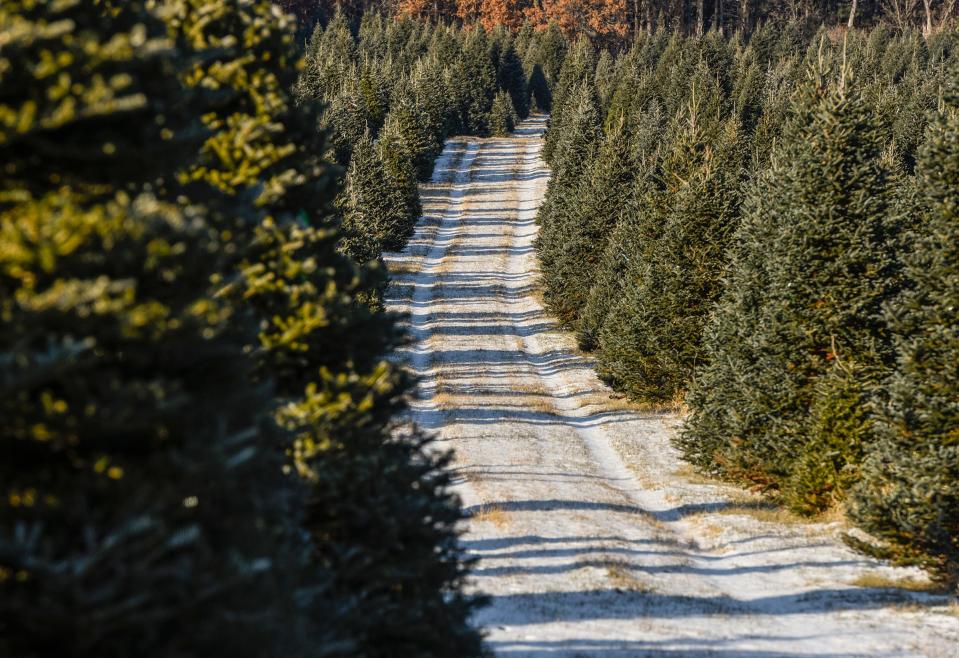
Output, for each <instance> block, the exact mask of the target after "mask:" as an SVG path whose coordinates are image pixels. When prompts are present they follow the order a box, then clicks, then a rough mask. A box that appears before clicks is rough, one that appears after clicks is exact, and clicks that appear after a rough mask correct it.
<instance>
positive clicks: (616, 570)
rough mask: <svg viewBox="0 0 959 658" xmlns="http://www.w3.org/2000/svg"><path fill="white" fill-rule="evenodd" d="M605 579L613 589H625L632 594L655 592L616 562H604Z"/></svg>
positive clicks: (622, 564) (620, 563)
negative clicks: (607, 579)
mask: <svg viewBox="0 0 959 658" xmlns="http://www.w3.org/2000/svg"><path fill="white" fill-rule="evenodd" d="M606 577H607V578H609V580H610V582H611V583H612V584H613V586H614V587H617V588H619V589H625V590H629V591H632V592H652V591H655V590H654V588H653V587H651V586H650V585H649V584H648V583H644V582H643V581H642V580H640V579H639V578H637V577H636V576H635V575H634V574H633V572H632V571H630V570H629V568H628V567H627V565H626V564H625V563H623V562H617V561H616V560H609V561H607V562H606Z"/></svg>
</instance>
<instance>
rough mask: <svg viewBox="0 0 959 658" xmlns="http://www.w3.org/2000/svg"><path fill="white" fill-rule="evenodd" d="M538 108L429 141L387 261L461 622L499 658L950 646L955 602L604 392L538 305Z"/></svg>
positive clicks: (836, 523)
mask: <svg viewBox="0 0 959 658" xmlns="http://www.w3.org/2000/svg"><path fill="white" fill-rule="evenodd" d="M544 126H545V118H544V117H542V116H537V117H533V118H531V119H529V120H528V121H525V122H523V123H522V124H520V126H519V127H518V129H517V131H516V133H515V134H514V136H512V137H510V138H504V139H486V140H478V139H458V140H451V141H450V142H448V143H447V145H446V149H445V150H444V152H443V155H442V156H441V157H440V159H439V160H438V162H437V165H436V169H435V171H434V175H433V179H432V181H431V182H430V183H429V184H426V185H424V186H423V188H422V190H421V194H422V200H423V207H424V217H423V219H422V220H421V221H420V223H419V225H418V227H417V230H416V234H415V235H414V236H413V239H412V240H411V241H410V244H409V246H408V247H407V249H406V250H405V251H404V252H403V253H401V254H393V255H390V256H389V257H388V264H389V266H390V269H391V272H392V276H393V283H392V284H391V287H390V292H389V306H390V307H391V308H392V309H393V310H396V311H400V312H403V313H406V314H408V324H409V330H410V333H411V336H412V338H413V341H412V343H411V345H410V346H409V347H408V348H407V349H406V350H404V352H403V353H402V354H401V355H400V357H401V358H403V359H405V360H406V361H407V362H408V363H409V366H410V368H411V369H412V370H413V371H414V372H415V373H416V374H417V375H418V376H419V377H420V378H421V382H420V386H419V389H418V399H417V400H416V401H415V402H414V405H413V415H414V419H415V420H416V421H417V422H418V423H419V424H420V425H421V426H423V427H424V428H426V429H428V430H430V431H432V432H434V433H436V435H437V436H438V438H439V440H440V445H441V446H444V447H447V448H452V449H454V450H455V453H456V461H455V474H456V477H457V482H458V484H457V487H458V490H459V493H460V495H461V496H462V498H463V501H464V504H465V505H466V507H467V511H468V513H469V514H470V520H469V523H468V524H467V527H466V528H465V529H464V530H465V534H464V537H463V544H464V546H465V547H466V549H467V550H468V551H469V553H470V554H472V555H473V556H475V557H477V558H479V562H478V564H477V566H476V569H475V571H474V577H473V587H475V589H476V590H478V591H481V592H484V593H486V594H488V595H489V596H490V597H491V599H490V600H491V603H490V605H489V606H488V607H487V608H485V609H483V610H482V611H480V612H479V613H478V614H477V616H476V619H475V622H476V624H478V625H480V626H482V627H483V628H484V629H485V630H486V631H487V633H488V643H489V646H490V647H491V648H492V649H493V650H494V651H495V652H496V654H498V655H503V656H602V657H607V658H612V657H625V656H727V657H732V656H749V657H756V656H903V655H917V656H933V657H941V658H955V657H957V656H959V606H957V604H956V602H955V601H954V600H952V599H950V598H948V597H946V596H942V595H937V594H933V593H929V592H924V591H922V589H923V587H924V582H925V581H924V578H923V575H922V573H921V572H919V571H916V570H911V569H901V568H892V567H889V566H884V565H882V564H881V563H879V562H876V561H875V560H872V559H869V558H866V557H863V556H862V555H859V554H857V553H855V552H853V551H852V550H850V549H848V548H847V547H846V546H845V545H844V544H843V543H842V542H841V540H840V538H839V537H840V534H841V533H842V532H843V531H844V530H845V527H844V526H843V524H842V521H841V520H839V519H834V520H825V521H821V522H817V523H808V522H798V520H796V519H793V518H790V517H789V516H788V515H786V514H784V513H783V512H780V511H778V510H776V509H773V508H770V507H768V506H767V505H765V504H764V503H763V502H762V501H761V500H760V499H758V498H755V497H751V496H749V495H747V494H744V493H743V492H742V491H740V490H739V489H736V488H732V487H727V486H723V485H721V484H717V483H713V482H710V481H708V480H704V479H702V478H699V477H697V476H696V475H695V474H694V473H693V471H692V470H691V469H690V468H689V467H688V466H686V465H684V463H683V462H682V461H681V460H680V459H679V457H678V455H677V453H676V451H675V450H674V449H673V448H672V446H671V445H670V442H669V436H670V433H671V432H672V431H675V427H676V425H677V423H678V420H677V418H676V417H675V416H671V415H666V414H656V413H648V412H642V411H639V410H636V409H633V408H631V407H629V406H628V405H626V404H624V403H622V402H620V401H617V400H616V399H614V398H613V397H611V391H610V390H609V389H608V388H606V387H605V386H604V385H603V384H602V383H600V382H599V381H598V380H597V379H596V376H595V374H594V373H593V370H592V368H591V363H590V360H589V358H588V357H584V356H582V355H581V354H579V353H578V352H577V350H576V346H575V342H574V341H573V340H572V338H571V337H570V336H569V335H567V334H565V333H563V332H561V331H559V330H558V329H557V327H556V325H555V323H554V322H553V320H552V319H551V318H550V317H549V316H548V315H547V314H546V313H545V311H544V310H543V306H542V304H541V302H540V301H539V299H538V296H537V278H538V270H537V265H536V257H535V251H534V248H533V240H534V238H535V235H536V230H537V227H536V224H535V222H534V217H535V214H536V209H537V207H538V206H539V204H540V202H541V201H542V198H543V194H544V192H545V189H546V182H547V180H548V175H549V174H548V170H547V168H546V166H545V165H544V163H543V161H542V160H541V158H540V156H539V151H540V148H541V138H542V133H543V129H544Z"/></svg>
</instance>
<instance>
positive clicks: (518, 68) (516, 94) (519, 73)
mask: <svg viewBox="0 0 959 658" xmlns="http://www.w3.org/2000/svg"><path fill="white" fill-rule="evenodd" d="M496 82H497V84H498V85H499V88H500V89H502V90H505V91H506V93H508V94H509V98H510V101H511V102H512V105H513V109H514V110H515V111H516V115H517V116H518V117H519V118H520V119H525V118H526V117H528V116H529V89H528V88H527V86H526V74H525V73H524V72H523V62H522V61H521V60H520V58H519V55H518V54H517V52H516V48H515V47H514V45H513V41H512V40H511V39H507V41H506V43H505V45H504V47H503V50H502V52H500V55H499V62H498V64H497V68H496Z"/></svg>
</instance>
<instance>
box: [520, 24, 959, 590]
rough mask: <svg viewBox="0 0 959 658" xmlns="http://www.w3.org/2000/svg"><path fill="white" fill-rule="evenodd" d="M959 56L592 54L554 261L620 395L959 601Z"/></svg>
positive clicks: (543, 249)
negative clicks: (854, 531)
mask: <svg viewBox="0 0 959 658" xmlns="http://www.w3.org/2000/svg"><path fill="white" fill-rule="evenodd" d="M957 42H959V39H957V35H956V33H954V32H944V33H940V34H938V35H934V36H933V37H930V38H928V39H926V38H925V37H924V36H923V35H922V34H921V32H919V31H918V30H906V31H893V30H891V29H888V28H884V27H878V28H875V29H873V30H870V31H849V32H847V33H844V34H841V35H834V34H833V35H832V36H831V33H830V32H829V31H827V30H825V29H823V30H820V31H818V32H816V33H807V32H805V31H804V30H803V29H802V28H801V26H799V25H796V24H787V25H785V26H783V27H778V28H777V27H773V26H772V25H766V26H764V27H762V28H760V29H759V30H757V31H756V32H755V33H754V34H753V35H752V38H751V39H749V40H748V41H743V40H741V39H737V38H728V37H724V36H722V35H721V34H719V33H718V32H715V31H713V32H709V33H708V34H706V35H704V36H701V37H698V36H691V37H686V36H682V35H680V34H678V33H673V34H671V35H670V34H654V35H650V36H645V37H642V38H639V39H637V40H636V41H635V43H634V44H633V46H632V47H631V48H630V49H629V50H628V51H625V52H623V53H622V54H620V55H618V56H613V55H611V54H610V53H609V52H608V51H606V50H603V51H600V52H598V53H597V51H596V50H595V49H594V47H593V46H592V45H591V43H590V42H589V41H588V40H586V39H581V40H579V41H578V42H576V44H575V45H574V46H573V47H572V49H571V51H570V53H569V54H568V56H567V57H566V60H565V63H564V65H563V68H562V71H561V73H560V76H559V79H558V81H557V84H556V87H555V89H554V91H553V113H552V116H551V119H550V124H549V128H548V131H547V135H546V143H545V147H544V153H545V157H546V158H547V160H548V162H549V164H550V165H551V167H552V172H553V175H552V178H551V180H550V183H549V188H548V192H547V195H546V199H545V202H544V204H543V206H542V208H541V210H540V213H539V216H538V221H539V222H540V224H541V230H540V237H539V239H538V244H537V247H538V250H539V254H540V258H541V262H542V266H543V270H544V283H545V299H546V301H547V303H548V305H549V307H550V308H551V309H552V310H553V312H554V313H556V315H558V316H559V318H560V319H561V320H562V321H563V322H564V323H565V324H566V325H567V326H568V327H569V328H570V329H572V330H574V331H575V332H576V335H577V337H578V339H579V342H580V344H581V346H582V347H583V348H585V349H588V350H592V351H593V352H595V354H596V356H597V360H598V370H599V373H600V375H601V376H602V377H603V378H605V379H606V380H607V381H608V382H610V383H611V384H612V385H613V386H614V387H616V388H617V389H619V390H622V391H625V392H626V393H627V394H628V395H629V396H630V397H632V398H634V399H637V400H641V401H643V402H646V403H649V404H653V405H677V404H682V403H683V402H685V404H686V405H688V409H689V415H688V417H687V418H686V420H685V425H684V428H683V430H682V432H681V434H680V435H679V438H678V445H679V447H680V448H681V449H682V451H683V453H684V454H685V456H686V458H687V459H689V460H690V461H691V462H693V463H694V464H696V465H697V466H699V467H700V468H701V469H703V470H704V471H706V472H708V473H712V474H715V475H719V476H722V477H724V478H727V479H730V480H733V481H736V482H741V483H744V484H748V485H750V486H753V487H757V488H759V489H761V490H763V491H765V492H767V493H768V494H769V495H770V496H772V497H773V498H775V499H776V500H779V501H781V502H782V503H783V504H785V505H787V506H788V507H789V508H790V509H792V510H794V511H796V512H798V513H801V514H816V513H819V512H821V511H823V510H826V509H829V508H834V507H842V508H844V509H845V510H846V512H847V513H848V515H849V518H850V519H851V520H852V521H853V522H855V523H856V524H858V525H859V526H861V527H862V528H864V529H866V530H868V531H869V532H870V533H872V534H873V536H874V537H875V538H876V539H877V540H878V542H876V543H864V542H856V541H855V540H852V539H850V541H851V542H852V543H854V544H856V545H857V546H858V547H860V548H863V549H865V550H869V551H870V552H873V553H875V554H879V555H883V556H887V557H892V558H894V559H896V560H898V561H901V562H906V563H920V564H924V565H926V566H928V567H930V568H931V569H932V571H933V573H935V574H936V575H937V576H939V577H941V578H942V579H943V580H945V581H947V582H952V583H955V582H956V581H957V579H959V440H957V439H959V434H957V428H959V369H957V364H959V254H957V252H956V249H957V244H959V242H957V238H959V234H957V231H959V221H957V219H959V218H957V215H956V212H957V208H959V132H957V131H959V51H957Z"/></svg>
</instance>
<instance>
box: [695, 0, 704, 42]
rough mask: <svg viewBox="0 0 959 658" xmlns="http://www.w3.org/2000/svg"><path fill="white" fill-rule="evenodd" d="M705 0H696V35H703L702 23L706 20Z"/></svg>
mask: <svg viewBox="0 0 959 658" xmlns="http://www.w3.org/2000/svg"><path fill="white" fill-rule="evenodd" d="M705 13H706V0H696V36H700V37H701V36H703V29H704V25H703V24H704V23H705V22H706V16H705Z"/></svg>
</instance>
